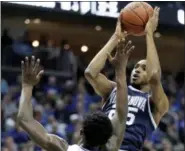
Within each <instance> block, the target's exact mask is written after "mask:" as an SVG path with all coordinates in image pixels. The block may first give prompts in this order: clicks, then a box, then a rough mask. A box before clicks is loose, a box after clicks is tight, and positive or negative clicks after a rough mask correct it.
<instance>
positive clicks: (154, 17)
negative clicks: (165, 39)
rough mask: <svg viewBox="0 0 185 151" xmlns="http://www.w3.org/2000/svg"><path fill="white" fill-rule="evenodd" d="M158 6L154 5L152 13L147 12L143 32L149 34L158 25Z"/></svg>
mask: <svg viewBox="0 0 185 151" xmlns="http://www.w3.org/2000/svg"><path fill="white" fill-rule="evenodd" d="M159 11H160V8H159V7H155V8H154V11H153V13H151V14H149V20H148V22H147V24H146V27H145V32H146V33H149V34H153V33H154V32H155V31H156V29H157V26H158V21H159Z"/></svg>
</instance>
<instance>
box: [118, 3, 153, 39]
mask: <svg viewBox="0 0 185 151" xmlns="http://www.w3.org/2000/svg"><path fill="white" fill-rule="evenodd" d="M150 13H153V8H152V6H151V5H149V4H148V3H146V2H131V3H129V4H127V5H126V6H125V7H124V8H123V9H122V11H121V14H120V15H121V22H122V24H123V28H124V30H126V31H127V32H128V33H129V34H132V35H135V36H141V35H143V34H144V30H145V25H146V23H147V22H148V19H149V14H150Z"/></svg>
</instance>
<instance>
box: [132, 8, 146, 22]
mask: <svg viewBox="0 0 185 151" xmlns="http://www.w3.org/2000/svg"><path fill="white" fill-rule="evenodd" d="M129 9H130V11H132V12H133V13H134V14H135V15H136V16H137V17H138V18H139V19H141V21H142V22H143V25H144V24H145V22H144V20H143V19H142V18H141V17H140V16H139V15H138V14H137V13H136V12H135V11H134V9H132V8H131V7H129Z"/></svg>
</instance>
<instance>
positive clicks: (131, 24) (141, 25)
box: [123, 19, 143, 27]
mask: <svg viewBox="0 0 185 151" xmlns="http://www.w3.org/2000/svg"><path fill="white" fill-rule="evenodd" d="M124 22H126V23H127V24H130V25H133V26H139V27H143V25H137V24H133V23H131V22H129V21H126V20H124V19H123V24H124Z"/></svg>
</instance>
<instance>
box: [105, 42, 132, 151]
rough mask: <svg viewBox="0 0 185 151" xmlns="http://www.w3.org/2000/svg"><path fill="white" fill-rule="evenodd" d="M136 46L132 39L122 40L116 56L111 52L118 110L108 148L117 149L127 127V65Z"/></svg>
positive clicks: (115, 150)
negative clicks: (126, 41)
mask: <svg viewBox="0 0 185 151" xmlns="http://www.w3.org/2000/svg"><path fill="white" fill-rule="evenodd" d="M133 49H134V46H132V47H131V41H129V42H128V43H127V44H126V46H125V42H124V41H121V42H120V43H119V44H118V47H117V52H116V55H115V57H114V58H112V57H111V55H110V54H109V55H108V56H109V61H110V62H111V63H112V64H113V66H114V68H115V73H116V85H117V94H116V110H115V114H114V115H113V117H112V119H111V121H112V125H113V136H112V137H111V139H110V140H109V142H108V143H107V148H108V150H111V151H117V150H118V149H119V147H120V145H121V142H122V140H123V137H124V131H125V127H126V119H127V110H128V92H127V81H126V66H127V62H128V58H129V56H130V54H131V51H132V50H133Z"/></svg>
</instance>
